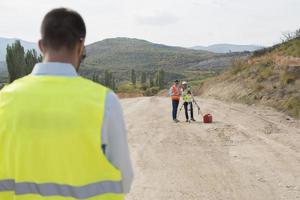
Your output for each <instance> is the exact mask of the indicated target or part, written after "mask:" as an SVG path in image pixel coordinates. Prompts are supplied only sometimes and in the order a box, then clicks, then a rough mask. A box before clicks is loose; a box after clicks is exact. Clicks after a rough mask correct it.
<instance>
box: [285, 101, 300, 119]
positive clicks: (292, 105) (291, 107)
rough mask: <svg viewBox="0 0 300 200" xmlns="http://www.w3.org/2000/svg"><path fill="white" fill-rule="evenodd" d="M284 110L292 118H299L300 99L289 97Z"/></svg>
mask: <svg viewBox="0 0 300 200" xmlns="http://www.w3.org/2000/svg"><path fill="white" fill-rule="evenodd" d="M284 108H285V109H286V110H287V112H288V113H289V114H290V115H292V116H293V117H298V118H299V117H300V116H299V115H300V97H290V98H289V99H288V100H287V101H286V102H285V103H284Z"/></svg>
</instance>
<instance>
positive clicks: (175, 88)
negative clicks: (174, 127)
mask: <svg viewBox="0 0 300 200" xmlns="http://www.w3.org/2000/svg"><path fill="white" fill-rule="evenodd" d="M169 95H170V96H171V99H172V117H173V121H174V122H175V123H177V122H179V120H178V119H177V110H178V105H179V100H180V96H181V90H180V85H179V80H175V81H174V84H173V85H172V87H171V88H170V89H169Z"/></svg>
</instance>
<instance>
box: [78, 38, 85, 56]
mask: <svg viewBox="0 0 300 200" xmlns="http://www.w3.org/2000/svg"><path fill="white" fill-rule="evenodd" d="M83 51H84V39H83V40H81V41H80V45H79V49H78V54H79V55H80V56H81V55H82V54H83Z"/></svg>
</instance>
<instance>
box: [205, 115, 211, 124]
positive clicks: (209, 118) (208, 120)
mask: <svg viewBox="0 0 300 200" xmlns="http://www.w3.org/2000/svg"><path fill="white" fill-rule="evenodd" d="M212 121H213V119H212V115H211V114H205V115H204V116H203V123H212Z"/></svg>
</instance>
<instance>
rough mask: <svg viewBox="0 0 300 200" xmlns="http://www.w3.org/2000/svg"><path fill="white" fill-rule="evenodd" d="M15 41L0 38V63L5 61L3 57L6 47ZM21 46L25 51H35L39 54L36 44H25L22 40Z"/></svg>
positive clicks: (13, 39)
mask: <svg viewBox="0 0 300 200" xmlns="http://www.w3.org/2000/svg"><path fill="white" fill-rule="evenodd" d="M16 40H17V39H15V38H2V37H0V61H5V55H6V47H7V45H8V44H12V43H13V42H14V41H16ZM20 41H21V44H22V46H23V47H24V49H25V50H29V49H35V50H37V52H39V50H38V47H37V44H36V43H33V42H27V41H24V40H20Z"/></svg>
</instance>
